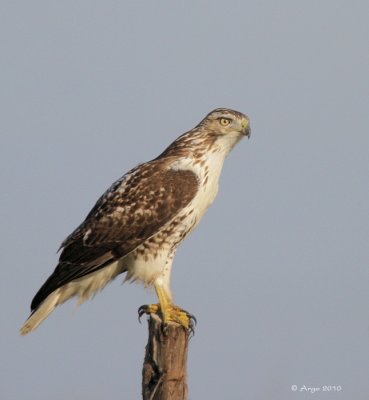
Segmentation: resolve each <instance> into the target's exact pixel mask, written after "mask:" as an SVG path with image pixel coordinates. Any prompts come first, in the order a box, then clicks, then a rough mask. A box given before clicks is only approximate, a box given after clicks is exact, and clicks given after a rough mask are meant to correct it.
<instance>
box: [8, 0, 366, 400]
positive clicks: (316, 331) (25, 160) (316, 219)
mask: <svg viewBox="0 0 369 400" xmlns="http://www.w3.org/2000/svg"><path fill="white" fill-rule="evenodd" d="M368 16H369V3H368V2H367V1H351V2H347V1H340V0H334V1H333V0H327V1H310V2H301V1H300V2H298V1H292V0H291V1H279V2H274V1H257V2H256V1H254V2H248V1H241V0H240V1H229V2H224V1H218V0H214V1H186V2H185V1H159V0H158V1H155V2H151V1H110V0H106V1H103V2H102V1H93V0H88V1H87V0H85V1H78V0H77V1H76V0H73V1H70V0H64V1H62V2H61V1H59V2H57V1H37V0H36V1H32V2H31V1H6V0H3V1H2V3H1V6H0V38H1V39H0V40H1V63H0V68H1V74H0V84H1V90H0V106H1V110H2V112H1V115H2V117H1V123H0V130H1V131H0V133H1V147H0V163H1V165H0V174H1V181H2V193H1V221H2V222H1V227H0V235H1V238H0V239H1V243H2V279H1V281H0V285H1V287H0V300H1V304H2V333H1V359H2V362H1V367H0V368H1V389H0V390H1V398H3V399H7V400H19V399H22V398H27V399H28V400H50V399H52V400H64V399H69V400H81V399H89V400H98V399H103V398H109V399H110V400H113V399H117V400H118V399H137V398H139V396H140V381H141V376H140V375H141V367H142V361H143V356H144V347H145V345H146V339H147V326H146V322H145V321H144V323H143V324H142V325H140V324H139V323H138V322H137V309H138V307H139V306H140V305H141V304H145V303H148V302H152V301H154V299H155V298H154V295H153V293H152V292H151V291H149V290H145V289H144V288H143V287H142V286H139V285H134V284H133V285H129V284H125V285H123V286H122V285H120V283H121V281H122V279H120V278H118V279H117V280H116V281H115V282H114V283H113V284H112V285H110V286H109V287H107V288H106V289H105V290H104V291H103V292H102V293H101V294H99V295H97V296H96V297H95V298H94V300H93V301H91V302H88V303H86V304H84V305H83V306H81V307H80V308H79V309H76V307H75V303H74V301H72V302H69V303H67V304H65V305H64V306H62V307H59V308H58V309H57V310H56V311H55V312H54V313H53V315H52V316H51V317H50V318H49V319H48V320H46V321H45V323H44V324H43V325H42V326H40V328H39V329H38V330H37V331H36V332H35V333H33V334H30V335H29V336H27V337H20V336H19V335H18V329H19V327H20V325H21V324H22V323H23V321H24V319H25V318H26V317H27V316H28V312H29V304H30V301H31V299H32V297H33V295H34V294H35V293H36V291H37V290H38V288H39V287H40V285H41V284H42V283H43V282H44V280H45V279H46V278H47V277H48V275H49V274H50V273H51V272H52V270H53V269H54V267H55V265H56V263H57V258H58V256H57V255H56V254H55V252H56V250H57V248H58V247H59V245H60V243H61V241H62V240H63V239H64V238H65V237H66V236H67V235H68V234H69V233H70V232H71V231H72V230H73V229H74V228H75V227H76V226H77V225H78V224H79V223H80V222H81V221H82V219H83V218H84V217H85V216H86V214H87V212H88V211H89V210H90V208H91V207H92V205H93V204H94V202H95V201H96V200H97V198H98V196H99V195H100V194H101V193H102V192H103V191H104V190H105V189H106V188H107V187H108V186H109V185H110V184H111V183H112V182H113V181H114V180H115V179H116V178H118V177H119V176H120V175H122V174H123V173H124V172H126V171H127V170H128V169H130V168H132V167H133V166H135V165H136V164H138V163H139V162H142V161H146V160H149V159H151V158H153V157H155V156H157V155H158V154H159V153H160V152H161V151H162V150H163V149H164V148H165V147H166V146H167V145H168V144H169V143H170V142H171V141H172V140H174V139H175V138H176V137H177V136H178V135H179V134H181V133H183V132H184V131H186V130H188V129H190V128H192V127H193V126H194V125H195V124H196V123H197V122H198V121H199V120H200V119H201V118H203V116H204V115H205V114H206V113H208V112H209V111H210V110H212V109H213V108H216V107H229V108H235V109H237V110H239V111H242V112H244V113H246V114H248V115H249V117H250V120H251V126H252V136H251V139H250V140H249V141H247V140H244V141H243V142H241V143H240V144H239V145H238V146H237V147H236V148H235V150H234V151H233V152H232V153H231V154H230V156H229V158H228V159H227V160H226V165H225V168H224V172H223V175H222V179H221V187H220V192H219V195H218V198H217V199H216V201H215V203H214V205H213V206H212V208H211V209H210V210H209V212H208V214H207V215H206V216H205V218H204V220H203V221H202V223H201V224H200V226H199V227H198V229H197V230H196V231H195V232H194V233H193V235H192V236H191V237H190V238H189V239H188V240H187V241H186V242H185V244H184V245H183V246H182V247H181V248H180V249H179V251H178V253H177V257H176V259H175V262H174V266H173V280H172V286H173V291H174V293H175V299H176V301H177V303H178V304H180V305H181V306H183V307H184V308H185V309H188V310H190V311H191V312H192V313H193V314H195V315H196V317H197V318H198V326H197V330H196V335H195V337H194V338H193V339H192V340H191V346H190V357H189V385H190V398H191V399H220V400H221V399H225V398H228V399H261V400H264V399H265V400H269V399H274V400H290V399H292V400H295V399H298V400H304V399H310V398H312V397H311V396H312V395H311V394H310V395H309V394H306V393H305V392H293V391H292V390H291V386H292V385H297V386H298V389H300V388H301V387H302V386H303V385H306V387H319V388H321V390H323V385H336V386H337V385H340V386H341V387H342V391H341V392H337V393H323V392H319V393H316V394H315V395H314V399H319V400H320V399H324V400H328V399H345V400H347V399H355V400H364V399H367V398H368V395H369V380H368V372H369V313H368V308H369V265H368V264H369V263H368V259H369V256H368V236H369V224H368V204H369V190H368V186H369V157H368V154H369V24H368Z"/></svg>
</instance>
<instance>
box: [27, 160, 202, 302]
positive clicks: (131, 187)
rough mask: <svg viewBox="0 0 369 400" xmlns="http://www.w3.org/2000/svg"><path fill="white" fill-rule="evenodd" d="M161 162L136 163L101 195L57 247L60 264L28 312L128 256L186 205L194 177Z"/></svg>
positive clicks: (194, 188) (195, 183)
mask: <svg viewBox="0 0 369 400" xmlns="http://www.w3.org/2000/svg"><path fill="white" fill-rule="evenodd" d="M166 164H168V160H153V161H151V162H149V163H147V164H143V165H139V166H138V167H136V168H134V169H133V170H131V171H130V172H128V173H127V174H126V175H124V176H123V177H122V178H121V179H119V180H118V181H117V182H115V183H114V184H113V185H112V186H111V187H110V188H109V189H108V190H107V191H106V192H105V193H104V195H103V196H102V197H101V198H100V199H99V200H98V201H97V203H96V205H95V206H94V207H93V209H92V210H91V211H90V213H89V214H88V216H87V217H86V219H85V221H84V222H83V223H82V224H81V225H80V226H79V227H78V228H77V229H76V230H75V231H74V232H73V233H72V234H71V235H69V236H68V237H67V238H66V239H65V240H64V242H63V243H62V245H61V247H62V248H63V250H62V253H61V255H60V259H59V264H58V265H57V267H56V269H55V271H54V272H53V274H52V275H51V276H50V277H49V279H48V280H47V281H46V282H45V283H44V285H43V286H42V287H41V289H40V290H39V291H38V293H37V294H36V296H35V297H34V299H33V301H32V304H31V309H32V310H33V309H35V308H37V306H38V305H39V304H40V303H41V302H42V301H43V300H44V299H45V298H46V297H47V296H48V295H49V294H50V293H52V292H53V291H54V290H55V289H57V288H59V287H61V286H63V285H65V284H66V283H68V282H70V281H72V280H75V279H78V278H81V277H83V276H85V275H87V274H90V273H92V272H94V271H96V270H98V269H100V268H103V267H104V266H106V265H108V264H110V263H112V262H113V261H115V260H119V259H120V258H122V257H124V256H125V255H127V254H128V253H130V252H131V251H132V250H134V249H135V248H137V247H138V246H140V245H141V244H142V243H143V242H144V241H145V240H147V239H148V238H150V237H151V236H152V235H154V234H155V233H156V232H157V231H158V230H159V229H160V228H161V227H162V226H163V225H165V223H166V222H168V221H170V220H172V219H173V218H174V217H175V215H176V214H177V213H178V212H179V210H181V209H182V208H184V207H185V206H186V205H187V204H188V203H189V202H190V201H191V199H192V198H193V197H194V195H195V193H196V191H197V189H198V181H197V178H196V176H195V174H194V173H193V172H191V171H176V170H171V169H167V168H166Z"/></svg>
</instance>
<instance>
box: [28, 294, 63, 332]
mask: <svg viewBox="0 0 369 400" xmlns="http://www.w3.org/2000/svg"><path fill="white" fill-rule="evenodd" d="M59 297H60V293H59V290H55V291H54V292H52V293H51V294H49V295H48V296H47V297H46V299H45V300H44V301H43V302H42V303H41V304H40V305H39V306H38V307H37V308H36V309H35V310H34V311H33V312H32V314H31V315H30V316H29V317H28V319H27V321H26V322H25V323H24V325H23V326H22V328H21V329H20V334H21V335H27V333H30V332H31V331H34V330H35V329H36V328H37V327H38V326H39V325H40V324H41V322H42V321H43V320H44V319H46V318H47V317H48V316H49V315H50V314H51V313H52V312H53V311H54V309H55V307H56V306H57V305H58V304H59V302H58V300H59Z"/></svg>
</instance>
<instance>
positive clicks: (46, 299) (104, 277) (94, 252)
mask: <svg viewBox="0 0 369 400" xmlns="http://www.w3.org/2000/svg"><path fill="white" fill-rule="evenodd" d="M249 135H250V125H249V120H248V118H247V117H246V116H245V115H244V114H241V113H239V112H237V111H233V110H229V109H226V108H218V109H216V110H214V111H212V112H211V113H209V114H208V115H207V116H206V117H205V118H204V119H203V120H202V121H201V122H200V123H199V124H198V125H197V126H196V127H195V128H193V129H192V130H190V131H189V132H186V133H184V134H183V135H182V136H180V137H179V138H178V139H177V140H175V141H174V142H173V143H172V144H171V145H170V146H169V147H168V148H167V149H166V150H164V152H163V153H162V154H160V155H159V157H157V158H155V159H153V160H152V161H149V162H147V163H144V164H141V165H139V166H137V167H136V168H133V169H132V170H131V171H129V172H128V173H127V174H125V175H123V177H122V178H120V179H119V180H118V181H116V182H115V183H113V185H112V186H111V187H110V188H109V189H108V190H107V191H106V192H105V193H104V194H103V195H102V197H101V198H100V199H99V200H98V201H97V203H96V205H95V206H94V207H93V209H92V210H91V211H90V213H89V214H88V215H87V217H86V219H85V220H84V222H82V224H81V225H80V226H79V227H78V228H77V229H76V230H75V231H74V232H73V233H72V234H71V235H69V236H68V237H67V238H66V239H65V240H64V242H63V243H62V245H61V249H62V252H61V255H60V259H59V263H58V265H57V267H56V268H55V271H54V272H53V273H52V274H51V276H50V277H49V278H48V279H47V280H46V282H45V283H44V284H43V285H42V287H41V289H40V290H39V291H38V292H37V294H36V296H35V297H34V299H33V301H32V304H31V315H30V317H29V318H28V319H27V321H26V322H25V323H24V325H23V326H22V328H21V330H20V332H21V334H23V335H25V334H27V333H29V332H30V331H32V330H34V329H36V328H37V327H38V325H39V324H40V323H41V322H42V321H43V320H44V319H45V318H46V317H47V316H48V315H49V314H50V313H51V312H52V311H53V310H54V309H55V307H56V306H58V305H59V304H62V303H64V302H65V301H67V300H68V299H70V298H71V297H73V296H77V297H78V301H79V303H82V302H84V301H85V300H87V299H88V298H90V297H91V296H92V295H94V294H95V293H96V292H97V291H99V290H101V289H103V288H104V287H105V285H106V284H107V283H109V282H110V281H111V280H112V279H114V278H115V277H116V276H117V275H119V274H121V273H123V272H125V273H126V277H125V280H131V281H134V280H138V281H141V282H143V283H144V284H145V285H152V286H154V288H155V291H156V294H157V296H158V299H159V304H156V305H155V304H154V305H149V306H144V307H142V308H141V309H140V311H141V312H147V313H151V312H160V314H161V316H162V319H163V322H164V323H166V322H168V321H176V322H178V323H180V324H181V325H183V326H184V327H186V328H188V327H189V326H190V324H191V320H190V315H189V314H188V313H187V312H186V311H184V310H182V309H180V308H179V307H177V306H175V305H174V304H173V303H172V295H171V292H170V287H169V286H170V285H169V282H170V271H171V267H172V262H173V257H174V255H175V252H176V249H177V247H178V246H179V244H180V243H181V242H182V241H183V240H184V238H185V237H186V236H187V235H188V234H189V233H190V232H191V231H192V230H193V229H194V228H195V226H196V225H197V224H198V223H199V221H200V219H201V218H202V216H203V215H204V213H205V211H206V210H207V208H208V207H209V205H210V204H211V203H212V202H213V200H214V198H215V196H216V194H217V191H218V181H219V176H220V173H221V170H222V167H223V162H224V159H225V157H226V156H227V155H228V153H229V152H230V151H231V150H232V148H233V147H234V146H235V145H236V143H237V142H238V141H239V140H240V139H241V138H242V137H243V136H249Z"/></svg>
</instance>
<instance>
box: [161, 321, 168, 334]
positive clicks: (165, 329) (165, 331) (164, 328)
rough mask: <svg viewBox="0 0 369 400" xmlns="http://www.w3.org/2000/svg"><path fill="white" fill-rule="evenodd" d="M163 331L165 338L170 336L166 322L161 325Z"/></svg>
mask: <svg viewBox="0 0 369 400" xmlns="http://www.w3.org/2000/svg"><path fill="white" fill-rule="evenodd" d="M161 331H162V332H163V335H164V336H168V324H167V323H166V322H163V323H162V324H161Z"/></svg>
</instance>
